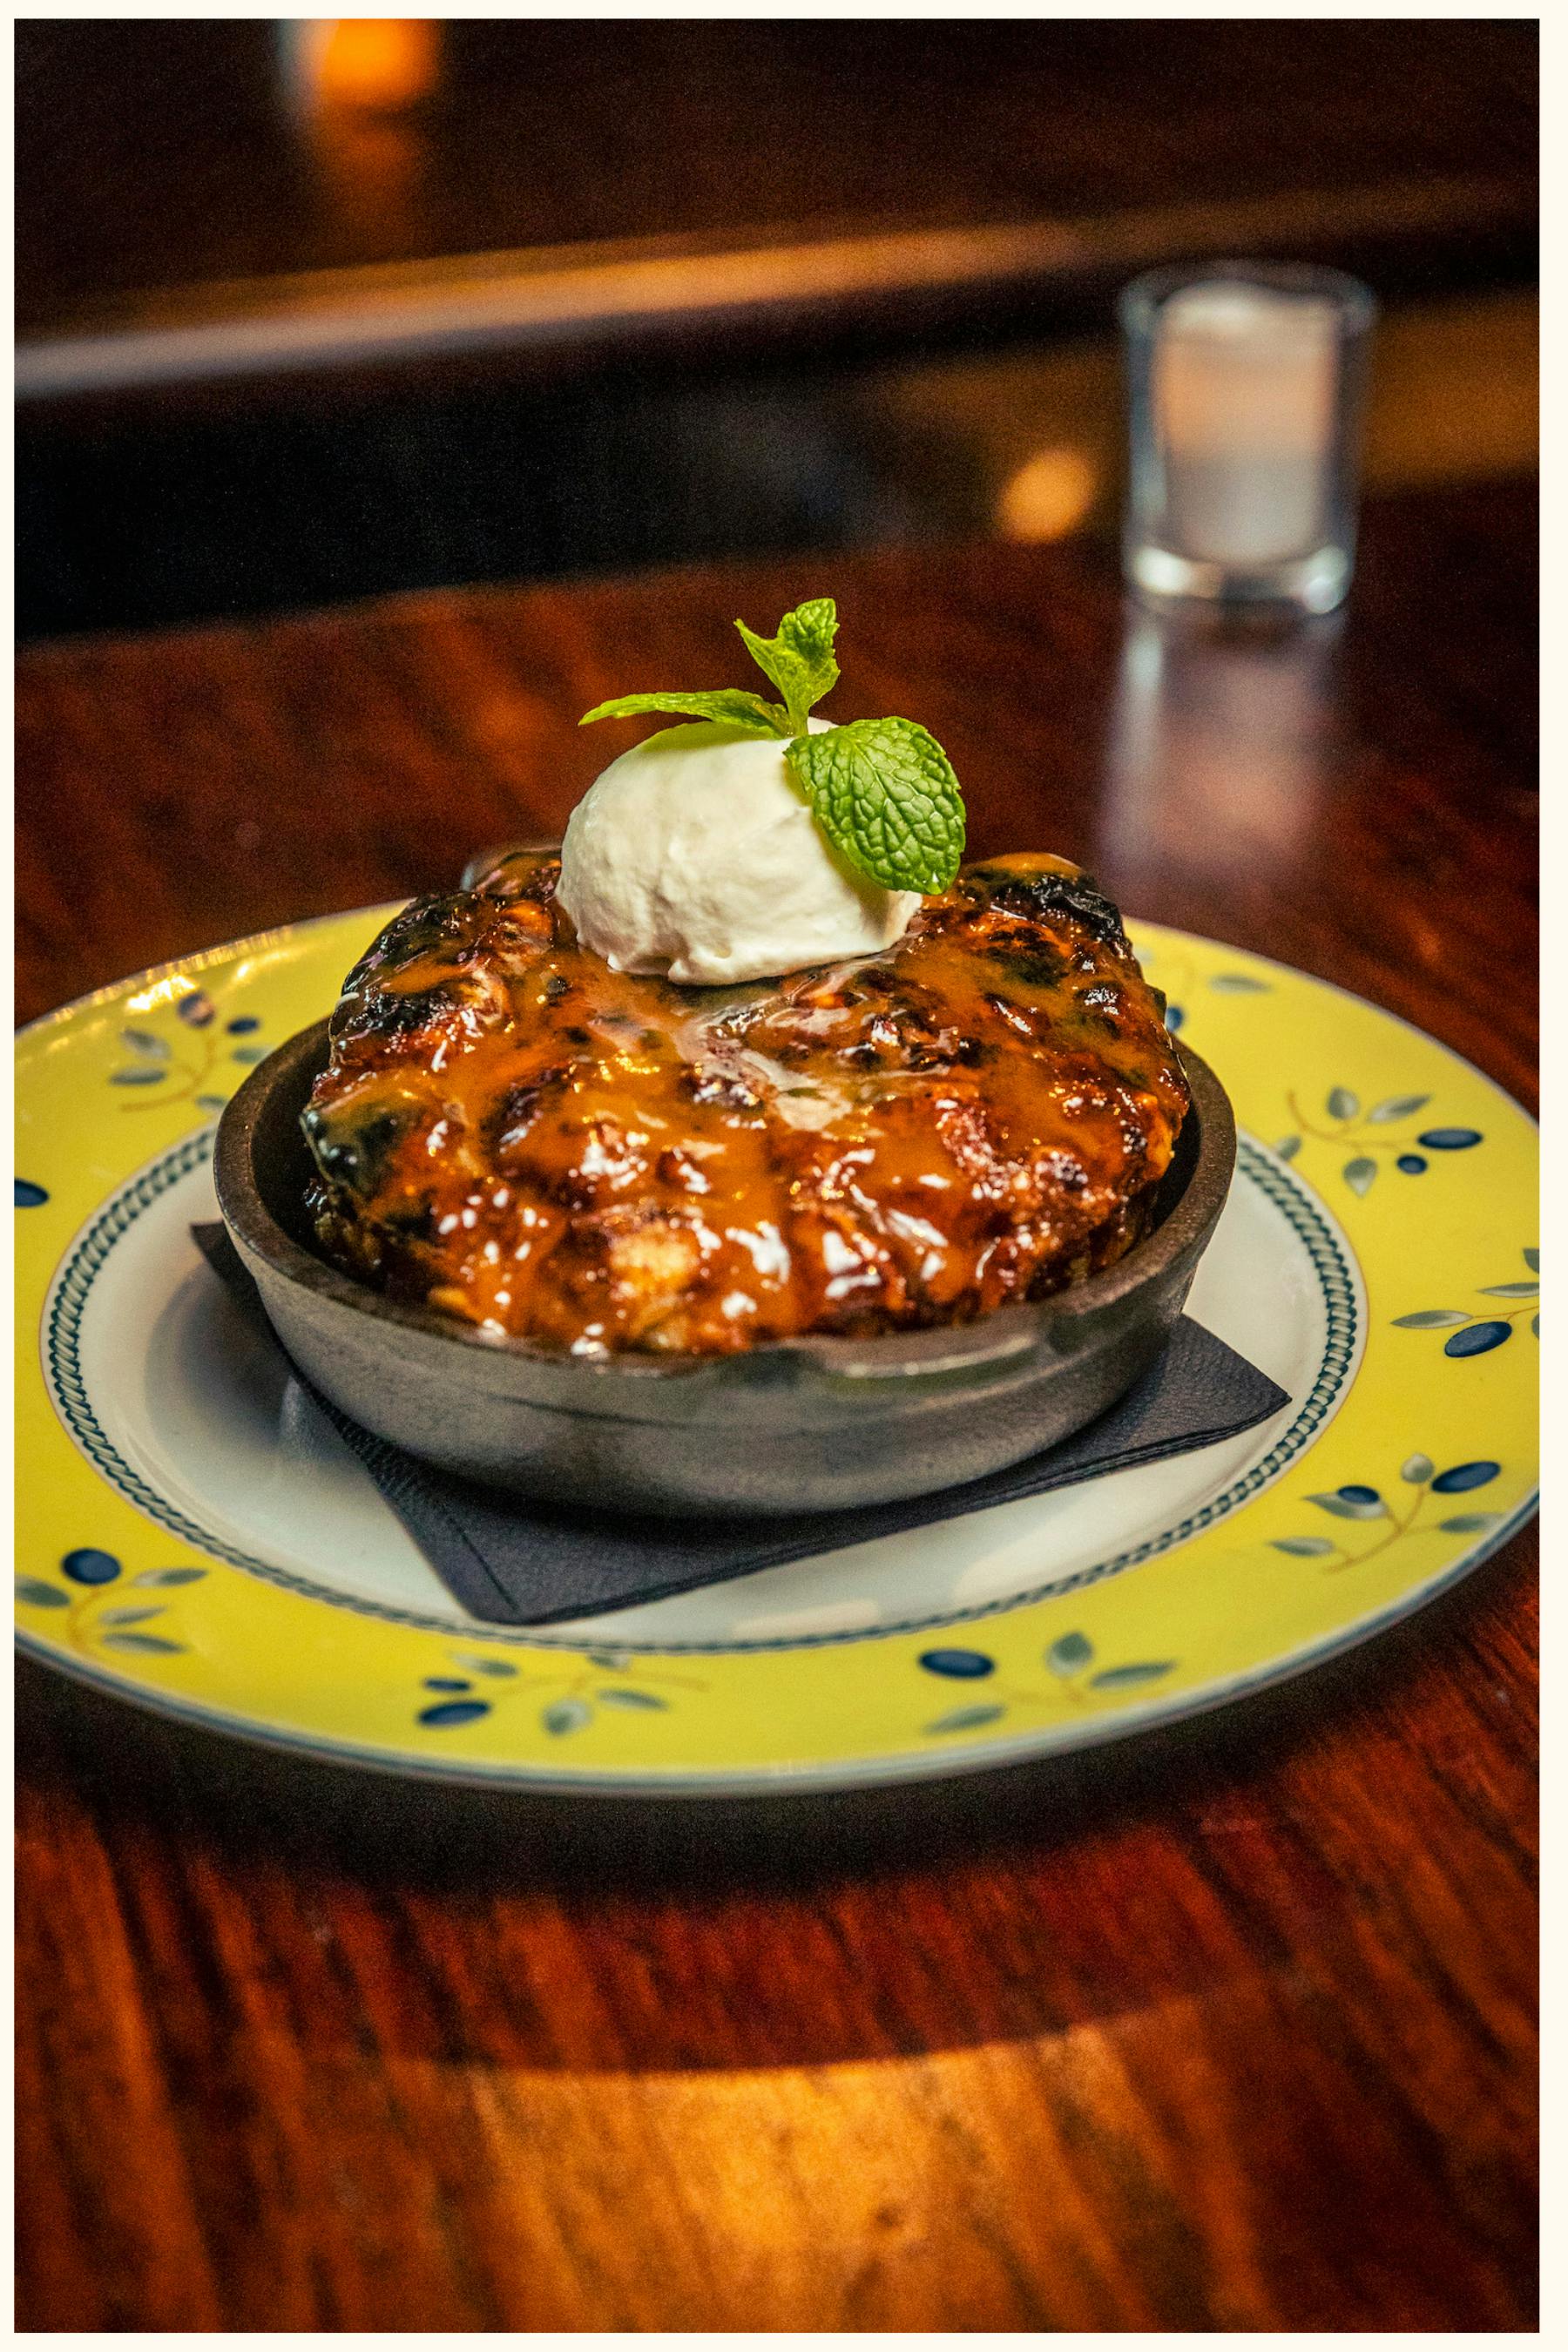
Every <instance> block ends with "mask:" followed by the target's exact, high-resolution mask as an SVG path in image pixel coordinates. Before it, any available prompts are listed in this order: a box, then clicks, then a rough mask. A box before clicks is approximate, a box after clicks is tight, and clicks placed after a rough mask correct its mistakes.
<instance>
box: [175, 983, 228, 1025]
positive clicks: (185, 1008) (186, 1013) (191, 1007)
mask: <svg viewBox="0 0 1568 2352" xmlns="http://www.w3.org/2000/svg"><path fill="white" fill-rule="evenodd" d="M174 1010H175V1012H176V1013H178V1014H179V1016H180V1019H181V1020H182V1021H184V1023H185V1024H187V1025H188V1026H189V1027H190V1028H192V1029H205V1027H206V1026H207V1024H208V1023H209V1022H211V1021H212V1020H214V1019H215V1018H216V1013H217V1006H216V1004H215V1003H213V1001H212V998H211V997H210V996H209V995H208V994H207V992H206V990H205V988H195V989H193V990H192V991H191V993H190V994H189V996H182V997H181V999H180V1001H179V1003H178V1004H176V1005H175V1007H174Z"/></svg>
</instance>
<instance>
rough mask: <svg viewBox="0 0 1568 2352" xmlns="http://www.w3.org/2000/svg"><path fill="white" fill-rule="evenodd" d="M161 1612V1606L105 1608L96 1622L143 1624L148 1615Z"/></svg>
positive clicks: (159, 1614)
mask: <svg viewBox="0 0 1568 2352" xmlns="http://www.w3.org/2000/svg"><path fill="white" fill-rule="evenodd" d="M162 1615H163V1609H162V1607H161V1606H160V1607H159V1608H156V1609H106V1610H104V1612H103V1613H102V1614H101V1616H100V1618H99V1621H98V1622H99V1623H100V1625H143V1624H145V1623H146V1622H147V1620H148V1618H149V1617H161V1616H162Z"/></svg>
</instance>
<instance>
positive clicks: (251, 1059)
mask: <svg viewBox="0 0 1568 2352" xmlns="http://www.w3.org/2000/svg"><path fill="white" fill-rule="evenodd" d="M228 1058H229V1060H230V1061H231V1062H243V1063H244V1064H245V1066H246V1067H247V1069H254V1067H255V1066H256V1065H257V1063H258V1062H264V1061H265V1060H266V1059H267V1048H266V1046H265V1045H237V1046H236V1047H235V1049H234V1051H233V1053H232V1054H231V1055H229V1057H228Z"/></svg>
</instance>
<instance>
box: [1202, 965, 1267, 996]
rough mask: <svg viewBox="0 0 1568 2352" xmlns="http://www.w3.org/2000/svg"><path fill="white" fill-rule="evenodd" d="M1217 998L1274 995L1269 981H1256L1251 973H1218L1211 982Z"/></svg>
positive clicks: (1210, 984)
mask: <svg viewBox="0 0 1568 2352" xmlns="http://www.w3.org/2000/svg"><path fill="white" fill-rule="evenodd" d="M1209 986H1210V987H1211V988H1212V989H1213V990H1214V992H1215V995H1216V996H1268V995H1269V994H1271V993H1272V989H1271V984H1270V982H1268V981H1267V980H1254V978H1253V977H1252V974H1251V973H1250V972H1249V971H1216V972H1215V974H1214V976H1213V978H1212V979H1211V980H1210V982H1209Z"/></svg>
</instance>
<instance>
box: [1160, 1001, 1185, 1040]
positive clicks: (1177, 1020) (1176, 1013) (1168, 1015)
mask: <svg viewBox="0 0 1568 2352" xmlns="http://www.w3.org/2000/svg"><path fill="white" fill-rule="evenodd" d="M1186 1017H1187V1016H1186V1014H1185V1013H1184V1012H1183V1011H1182V1008H1181V1006H1180V1005H1179V1004H1167V1005H1166V1007H1165V1026H1166V1028H1167V1029H1168V1030H1169V1031H1170V1033H1171V1034H1172V1036H1174V1035H1175V1034H1176V1032H1177V1030H1178V1029H1179V1028H1180V1027H1181V1025H1182V1024H1183V1022H1184V1020H1185V1019H1186Z"/></svg>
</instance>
